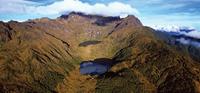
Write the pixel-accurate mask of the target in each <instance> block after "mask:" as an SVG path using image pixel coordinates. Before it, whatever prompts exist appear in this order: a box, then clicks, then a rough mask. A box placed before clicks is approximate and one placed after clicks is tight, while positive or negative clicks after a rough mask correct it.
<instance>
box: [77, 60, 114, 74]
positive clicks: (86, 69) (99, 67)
mask: <svg viewBox="0 0 200 93" xmlns="http://www.w3.org/2000/svg"><path fill="white" fill-rule="evenodd" d="M113 63H114V61H113V60H111V59H107V58H100V59H95V60H93V61H83V62H81V64H80V73H81V74H84V75H87V74H89V75H101V74H104V73H106V72H107V71H109V69H110V68H111V67H112V64H113Z"/></svg>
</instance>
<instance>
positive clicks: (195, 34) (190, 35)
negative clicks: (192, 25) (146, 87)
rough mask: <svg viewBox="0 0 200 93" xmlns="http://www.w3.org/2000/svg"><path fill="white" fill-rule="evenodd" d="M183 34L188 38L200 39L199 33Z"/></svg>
mask: <svg viewBox="0 0 200 93" xmlns="http://www.w3.org/2000/svg"><path fill="white" fill-rule="evenodd" d="M184 34H185V35H186V36H189V37H193V38H197V39H200V31H191V32H188V33H184Z"/></svg>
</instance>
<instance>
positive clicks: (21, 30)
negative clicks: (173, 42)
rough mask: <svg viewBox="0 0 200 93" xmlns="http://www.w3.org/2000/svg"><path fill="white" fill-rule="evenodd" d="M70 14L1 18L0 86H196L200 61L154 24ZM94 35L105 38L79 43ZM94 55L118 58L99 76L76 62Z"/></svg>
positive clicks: (103, 89) (42, 91) (146, 89)
mask: <svg viewBox="0 0 200 93" xmlns="http://www.w3.org/2000/svg"><path fill="white" fill-rule="evenodd" d="M71 17H73V18H69V19H67V20H66V19H57V20H49V19H39V20H34V21H30V22H26V23H16V22H10V23H9V24H4V23H1V24H0V32H1V33H0V36H1V37H0V39H1V43H0V45H1V46H0V62H1V63H0V66H1V69H0V72H1V73H2V74H1V76H0V88H1V89H0V90H1V91H0V92H11V91H15V92H17V93H18V92H20V93H23V92H25V93H26V92H38V93H54V92H59V93H66V92H70V93H81V92H85V93H87V92H89V93H93V92H98V93H111V92H114V93H118V92H119V93H138V92H140V93H154V92H161V93H168V92H177V91H178V92H187V93H190V92H191V93H192V92H198V89H199V84H200V83H199V82H200V81H199V78H200V76H199V70H200V66H199V63H197V62H194V61H193V60H192V59H191V58H189V57H188V56H186V55H182V54H181V53H179V52H177V51H175V50H174V48H172V47H170V46H168V45H167V44H165V43H163V41H161V40H159V39H158V38H156V37H155V36H154V34H153V32H152V29H150V28H147V27H141V26H139V27H136V26H135V23H134V22H133V21H131V20H132V19H133V18H130V17H129V18H127V19H124V20H122V21H116V22H113V23H109V24H107V25H106V26H98V25H95V24H93V23H92V22H93V21H94V20H89V19H87V18H84V17H80V16H77V15H73V16H71ZM117 25H118V26H117ZM8 31H9V33H8ZM93 40H94V41H95V40H98V41H101V43H99V44H95V45H90V46H86V47H80V46H79V44H80V43H82V42H87V41H93ZM96 58H112V59H114V60H116V61H119V63H118V64H116V65H115V66H113V67H112V69H111V70H110V71H109V72H108V73H106V74H105V75H103V76H100V77H91V76H83V75H80V73H79V66H78V63H79V62H81V61H85V60H93V59H96Z"/></svg>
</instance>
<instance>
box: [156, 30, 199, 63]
mask: <svg viewBox="0 0 200 93" xmlns="http://www.w3.org/2000/svg"><path fill="white" fill-rule="evenodd" d="M154 29H155V31H157V32H156V34H158V35H157V36H158V37H159V38H161V39H163V40H164V41H165V42H167V43H168V44H170V45H175V46H176V48H177V50H180V51H184V52H185V53H186V54H189V55H190V56H191V57H192V58H193V59H194V60H196V61H198V62H200V38H199V36H200V32H199V31H197V30H195V29H194V28H192V27H179V26H171V27H154Z"/></svg>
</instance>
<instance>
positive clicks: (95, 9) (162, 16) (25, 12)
mask: <svg viewBox="0 0 200 93" xmlns="http://www.w3.org/2000/svg"><path fill="white" fill-rule="evenodd" d="M72 11H76V12H84V13H86V14H98V15H103V16H121V17H125V16H127V15H135V16H137V17H138V18H139V19H140V20H141V21H142V23H143V24H144V25H146V26H170V25H176V26H191V27H194V28H196V29H197V30H199V31H200V0H0V20H1V21H10V20H16V21H25V20H28V19H35V18H41V17H49V18H56V17H59V16H60V15H62V14H67V13H69V12H72Z"/></svg>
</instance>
